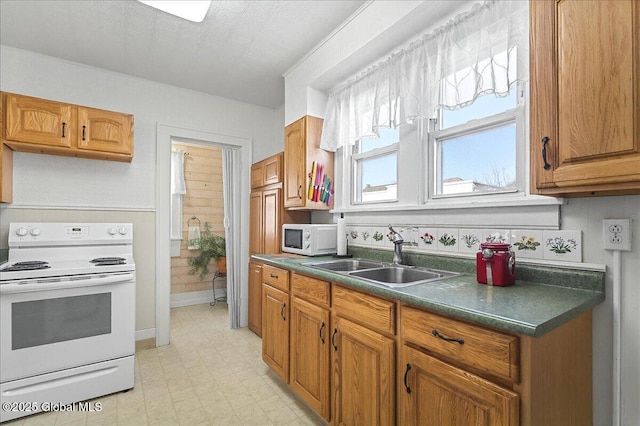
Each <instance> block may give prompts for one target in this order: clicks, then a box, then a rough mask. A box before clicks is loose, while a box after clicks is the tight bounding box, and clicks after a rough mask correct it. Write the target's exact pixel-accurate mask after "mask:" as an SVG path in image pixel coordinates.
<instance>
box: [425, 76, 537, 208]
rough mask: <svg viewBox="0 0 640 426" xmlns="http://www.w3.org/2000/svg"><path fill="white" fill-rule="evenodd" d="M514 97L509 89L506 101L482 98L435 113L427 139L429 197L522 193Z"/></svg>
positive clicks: (521, 121)
mask: <svg viewBox="0 0 640 426" xmlns="http://www.w3.org/2000/svg"><path fill="white" fill-rule="evenodd" d="M518 93H520V90H518V89H517V88H515V87H514V88H512V90H511V91H510V92H509V95H508V96H506V97H496V96H495V95H493V94H488V95H484V96H481V97H479V98H478V99H476V101H475V102H474V103H472V104H470V105H468V106H466V107H464V108H460V109H457V110H453V111H449V110H446V109H442V110H441V111H440V114H439V119H438V120H436V121H435V123H434V125H433V127H432V131H431V132H430V133H429V136H428V143H429V150H428V152H430V153H431V158H432V159H433V160H432V161H431V162H430V166H431V168H432V170H433V172H434V173H432V174H431V176H432V182H430V188H431V190H430V193H429V194H428V196H429V197H430V198H439V197H447V196H449V197H450V196H460V195H465V194H467V195H479V194H491V193H497V192H515V191H517V190H519V189H520V190H522V189H523V186H524V184H523V182H521V180H522V179H519V178H518V177H519V175H523V173H518V172H517V170H518V168H519V167H523V166H524V164H520V161H519V158H522V156H523V153H522V152H520V151H521V147H522V146H524V140H520V139H521V136H520V135H521V134H523V132H522V131H521V129H522V128H523V126H524V119H523V117H524V114H523V113H522V111H521V109H522V107H521V106H519V105H518V96H517V95H518ZM519 141H520V142H519Z"/></svg>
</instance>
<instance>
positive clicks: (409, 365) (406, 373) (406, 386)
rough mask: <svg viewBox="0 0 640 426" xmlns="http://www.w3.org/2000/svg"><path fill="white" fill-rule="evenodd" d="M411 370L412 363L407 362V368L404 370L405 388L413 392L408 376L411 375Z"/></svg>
mask: <svg viewBox="0 0 640 426" xmlns="http://www.w3.org/2000/svg"><path fill="white" fill-rule="evenodd" d="M409 370H411V364H407V369H406V370H404V388H405V389H406V390H407V393H411V388H410V387H409V384H408V383H407V376H408V375H409Z"/></svg>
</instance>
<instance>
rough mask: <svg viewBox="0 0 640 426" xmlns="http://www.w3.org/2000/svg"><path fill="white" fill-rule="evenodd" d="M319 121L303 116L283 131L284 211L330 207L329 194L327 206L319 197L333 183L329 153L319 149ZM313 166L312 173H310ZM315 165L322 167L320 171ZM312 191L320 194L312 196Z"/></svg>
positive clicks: (331, 199) (320, 130)
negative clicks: (285, 209) (314, 172)
mask: <svg viewBox="0 0 640 426" xmlns="http://www.w3.org/2000/svg"><path fill="white" fill-rule="evenodd" d="M322 121H323V120H322V119H321V118H317V117H311V116H309V115H307V116H304V117H302V118H301V119H299V120H298V121H295V122H293V123H291V124H290V125H288V126H287V127H285V129H284V207H285V208H287V209H301V210H330V209H331V208H332V206H333V198H334V196H333V194H331V197H330V198H329V202H328V203H327V202H325V201H323V197H322V195H321V194H322V193H323V190H324V191H325V192H326V190H327V189H328V190H331V189H332V187H331V183H330V182H333V153H332V152H328V151H325V150H322V149H320V134H321V132H322ZM314 164H315V165H316V168H315V170H316V174H313V169H314V167H313V165H314ZM318 166H322V169H320V170H321V172H318ZM327 179H329V181H327ZM323 182H324V183H325V185H324V186H323ZM314 191H316V192H317V193H318V194H320V195H316V196H315V197H314V195H313V194H314ZM310 195H311V197H310Z"/></svg>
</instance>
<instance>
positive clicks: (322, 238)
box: [282, 223, 337, 256]
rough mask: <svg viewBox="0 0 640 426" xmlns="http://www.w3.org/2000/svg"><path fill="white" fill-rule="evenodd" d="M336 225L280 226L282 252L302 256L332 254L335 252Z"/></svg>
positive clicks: (288, 224)
mask: <svg viewBox="0 0 640 426" xmlns="http://www.w3.org/2000/svg"><path fill="white" fill-rule="evenodd" d="M336 233H337V227H336V224H335V223H333V224H308V223H307V224H293V223H285V224H283V225H282V251H286V252H288V253H295V254H302V255H304V256H321V255H325V254H334V253H336V250H337V244H336Z"/></svg>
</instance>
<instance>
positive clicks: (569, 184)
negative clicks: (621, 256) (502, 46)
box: [530, 0, 640, 195]
mask: <svg viewBox="0 0 640 426" xmlns="http://www.w3.org/2000/svg"><path fill="white" fill-rule="evenodd" d="M594 29H597V30H594ZM530 39H531V141H530V143H531V174H532V180H531V181H532V192H538V193H542V194H568V195H569V194H571V193H578V194H591V193H594V194H591V195H598V193H599V192H601V193H602V194H603V195H607V194H613V193H638V192H639V191H640V118H639V117H640V56H639V55H638V53H637V52H638V50H637V49H638V46H639V45H640V2H638V1H632V0H626V1H625V0H620V1H614V2H611V1H589V2H583V1H576V0H560V1H553V2H547V1H533V2H531V38H530ZM543 140H548V142H547V144H546V156H547V162H548V163H549V165H548V166H547V168H546V169H545V168H544V167H545V166H544V159H543V156H542V147H543V142H542V141H543Z"/></svg>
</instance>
